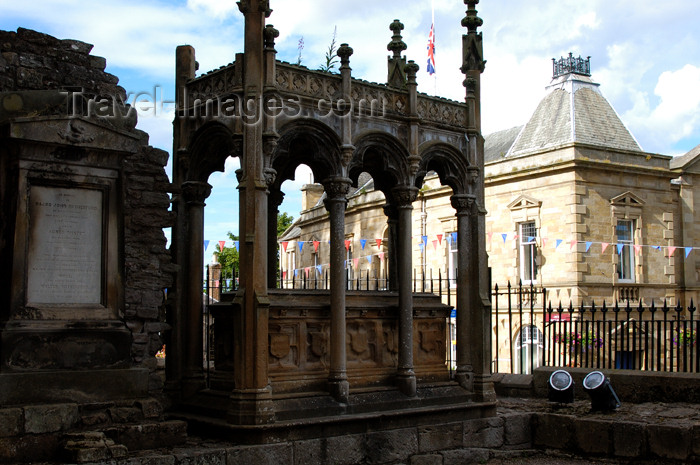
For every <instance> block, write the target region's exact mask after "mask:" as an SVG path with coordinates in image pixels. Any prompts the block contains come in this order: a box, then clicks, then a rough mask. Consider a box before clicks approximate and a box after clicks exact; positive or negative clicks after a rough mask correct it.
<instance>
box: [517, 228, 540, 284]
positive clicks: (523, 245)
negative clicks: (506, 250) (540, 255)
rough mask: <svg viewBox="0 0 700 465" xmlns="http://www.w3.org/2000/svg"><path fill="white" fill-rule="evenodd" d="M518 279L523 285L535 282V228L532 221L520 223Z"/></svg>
mask: <svg viewBox="0 0 700 465" xmlns="http://www.w3.org/2000/svg"><path fill="white" fill-rule="evenodd" d="M520 279H521V280H522V281H523V284H531V283H534V282H535V281H536V280H537V228H536V227H535V222H534V221H530V222H528V223H520Z"/></svg>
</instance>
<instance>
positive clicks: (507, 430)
mask: <svg viewBox="0 0 700 465" xmlns="http://www.w3.org/2000/svg"><path fill="white" fill-rule="evenodd" d="M503 445H504V447H505V448H512V449H529V448H530V447H532V414H530V413H515V414H511V415H503Z"/></svg>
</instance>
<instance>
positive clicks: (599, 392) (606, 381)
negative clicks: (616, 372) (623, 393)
mask: <svg viewBox="0 0 700 465" xmlns="http://www.w3.org/2000/svg"><path fill="white" fill-rule="evenodd" d="M583 390H584V391H586V392H587V393H588V395H589V396H591V409H592V410H604V411H606V410H615V409H616V408H618V407H619V406H620V399H619V398H618V397H617V394H615V390H614V389H613V388H612V384H610V378H608V377H606V376H605V375H604V374H603V373H602V372H600V371H592V372H590V373H588V374H587V375H586V377H585V378H583Z"/></svg>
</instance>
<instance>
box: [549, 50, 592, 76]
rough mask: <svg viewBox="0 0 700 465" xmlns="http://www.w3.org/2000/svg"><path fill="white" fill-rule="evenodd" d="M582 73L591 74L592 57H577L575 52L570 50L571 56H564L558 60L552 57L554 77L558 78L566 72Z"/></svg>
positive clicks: (584, 74)
mask: <svg viewBox="0 0 700 465" xmlns="http://www.w3.org/2000/svg"><path fill="white" fill-rule="evenodd" d="M571 73H574V74H581V75H583V76H590V75H591V57H587V58H586V59H585V60H584V59H583V58H581V56H580V55H579V57H578V58H575V57H574V55H573V53H571V52H569V56H568V57H566V58H564V57H561V58H559V59H558V60H557V59H556V58H552V79H556V78H558V77H559V76H564V75H565V74H571Z"/></svg>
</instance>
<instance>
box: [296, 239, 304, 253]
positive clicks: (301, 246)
mask: <svg viewBox="0 0 700 465" xmlns="http://www.w3.org/2000/svg"><path fill="white" fill-rule="evenodd" d="M297 244H299V252H300V253H301V249H303V248H304V241H299V242H297Z"/></svg>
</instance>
